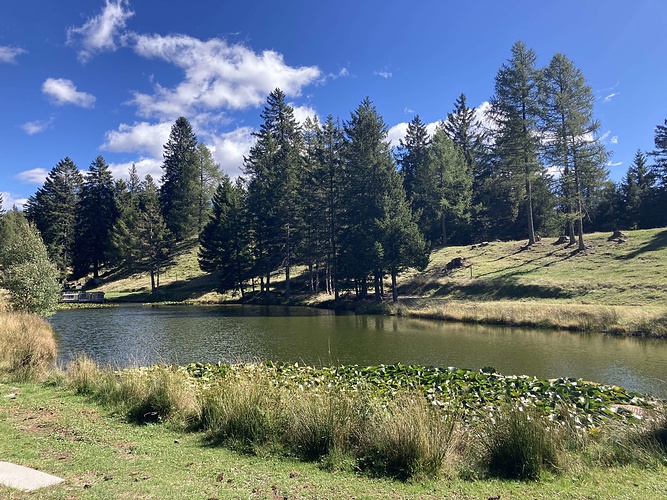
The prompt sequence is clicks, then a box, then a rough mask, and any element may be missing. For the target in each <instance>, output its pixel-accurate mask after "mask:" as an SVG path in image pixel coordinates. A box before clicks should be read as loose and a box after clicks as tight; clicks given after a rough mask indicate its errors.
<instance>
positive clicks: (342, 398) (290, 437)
mask: <svg viewBox="0 0 667 500" xmlns="http://www.w3.org/2000/svg"><path fill="white" fill-rule="evenodd" d="M283 399H284V401H285V403H284V406H283V412H284V413H283V418H284V425H283V426H282V440H283V443H284V445H285V446H286V447H287V448H288V449H291V450H292V451H293V452H294V453H295V454H296V455H298V456H299V457H301V458H302V459H304V460H318V459H321V458H324V457H326V456H330V457H333V458H335V457H343V456H347V455H348V454H349V453H350V452H351V450H352V446H353V444H354V438H355V436H356V435H357V427H358V426H359V424H360V423H359V417H360V412H361V411H362V409H363V406H362V403H361V402H360V401H359V398H358V397H357V398H353V397H352V396H350V395H348V394H346V393H344V392H343V391H329V392H325V393H324V394H317V393H315V392H307V393H302V392H296V393H295V392H293V393H291V394H289V395H288V396H287V397H285V398H283ZM333 461H334V462H335V461H336V460H333Z"/></svg>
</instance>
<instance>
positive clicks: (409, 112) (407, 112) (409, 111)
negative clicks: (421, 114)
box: [403, 106, 415, 115]
mask: <svg viewBox="0 0 667 500" xmlns="http://www.w3.org/2000/svg"><path fill="white" fill-rule="evenodd" d="M403 113H405V114H406V115H414V114H415V110H414V109H412V108H408V107H407V106H406V107H405V108H403Z"/></svg>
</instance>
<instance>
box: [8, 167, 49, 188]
mask: <svg viewBox="0 0 667 500" xmlns="http://www.w3.org/2000/svg"><path fill="white" fill-rule="evenodd" d="M48 175H49V172H48V170H46V169H45V168H33V169H30V170H24V171H23V172H20V173H19V174H18V175H17V176H16V178H17V179H19V180H20V181H22V182H25V183H27V184H37V185H42V184H44V181H45V180H46V177H47V176H48Z"/></svg>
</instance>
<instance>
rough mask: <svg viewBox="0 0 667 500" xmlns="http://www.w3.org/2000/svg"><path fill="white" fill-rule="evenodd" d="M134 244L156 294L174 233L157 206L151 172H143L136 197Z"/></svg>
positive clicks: (170, 257)
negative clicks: (137, 198) (137, 208)
mask: <svg viewBox="0 0 667 500" xmlns="http://www.w3.org/2000/svg"><path fill="white" fill-rule="evenodd" d="M135 231H136V240H135V242H136V244H137V247H136V248H135V249H134V252H136V255H137V256H138V262H139V264H140V269H144V270H148V271H149V272H150V275H151V295H152V296H153V297H157V296H158V294H159V291H160V275H161V273H162V269H163V268H164V267H165V266H166V265H167V264H169V263H170V262H171V261H172V258H173V243H174V241H173V235H172V234H171V232H170V231H169V228H168V227H167V224H166V221H165V220H164V217H163V216H162V211H161V210H160V200H159V194H158V189H157V187H156V186H155V183H154V182H153V179H152V178H151V176H150V175H147V176H146V179H145V181H144V183H143V189H142V192H141V195H140V199H139V213H138V217H137V219H136V226H135Z"/></svg>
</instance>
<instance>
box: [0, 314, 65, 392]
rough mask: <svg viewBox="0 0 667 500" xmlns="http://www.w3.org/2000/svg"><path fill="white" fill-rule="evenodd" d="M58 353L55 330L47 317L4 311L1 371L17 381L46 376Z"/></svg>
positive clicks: (1, 316)
mask: <svg viewBox="0 0 667 500" xmlns="http://www.w3.org/2000/svg"><path fill="white" fill-rule="evenodd" d="M56 356H57V350H56V341H55V338H54V336H53V330H52V329H51V326H50V325H49V323H47V322H46V321H45V320H44V319H42V318H40V317H38V316H35V315H32V314H28V313H15V312H0V374H6V375H7V376H9V378H11V379H13V380H16V381H29V380H43V379H45V378H46V377H47V375H48V372H49V370H50V369H51V368H52V367H53V365H54V363H55V360H56Z"/></svg>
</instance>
